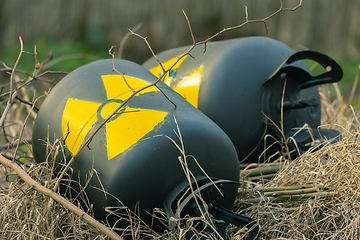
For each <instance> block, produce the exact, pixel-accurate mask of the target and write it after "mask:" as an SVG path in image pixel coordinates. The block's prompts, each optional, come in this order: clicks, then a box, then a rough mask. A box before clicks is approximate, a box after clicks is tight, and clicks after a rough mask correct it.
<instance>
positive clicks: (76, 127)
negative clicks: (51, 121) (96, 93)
mask: <svg viewBox="0 0 360 240" xmlns="http://www.w3.org/2000/svg"><path fill="white" fill-rule="evenodd" d="M99 106H100V104H99V103H94V102H88V101H84V100H79V99H76V98H69V99H68V100H67V101H66V105H65V108H64V112H63V117H62V119H61V128H62V134H63V136H64V137H65V143H66V147H67V148H68V149H69V151H70V152H71V153H72V154H75V153H76V152H77V151H78V150H79V148H80V146H81V144H82V143H83V142H84V140H85V137H86V134H87V133H88V132H89V131H90V129H91V128H92V126H93V125H94V124H95V122H96V120H97V119H96V111H97V109H98V108H99Z"/></svg>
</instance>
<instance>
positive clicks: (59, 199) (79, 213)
mask: <svg viewBox="0 0 360 240" xmlns="http://www.w3.org/2000/svg"><path fill="white" fill-rule="evenodd" d="M0 163H1V164H4V165H5V166H7V167H9V168H11V169H12V170H14V172H15V173H16V174H17V175H18V176H19V177H20V178H21V179H22V180H23V181H24V182H25V183H26V184H27V185H29V186H30V187H31V188H33V189H34V190H36V191H38V192H40V193H42V194H44V195H46V196H48V197H50V198H52V199H54V200H55V201H56V202H58V203H60V204H61V205H63V206H64V207H65V208H67V209H69V210H70V211H71V212H73V213H75V214H76V215H77V216H79V217H81V218H82V219H84V220H85V221H86V222H87V223H89V224H90V225H92V226H94V227H96V228H97V229H98V230H99V231H100V232H102V233H103V234H106V235H107V236H108V237H109V238H111V239H115V240H122V238H121V237H120V236H119V235H117V234H116V233H115V232H113V231H111V230H110V229H109V228H107V227H106V226H105V225H103V224H101V223H100V222H98V221H97V220H95V219H94V218H93V217H91V216H90V215H89V214H87V213H85V212H84V211H83V210H81V209H80V208H79V207H77V206H75V205H74V204H73V203H71V202H69V201H68V200H67V199H65V198H64V197H62V196H60V195H59V194H57V193H56V192H54V191H52V190H51V189H49V188H47V187H44V186H43V185H41V184H40V183H38V182H36V181H35V180H34V179H32V178H31V177H30V176H29V175H28V174H27V172H25V171H24V169H22V168H21V167H20V166H19V165H18V164H17V163H15V162H13V161H11V160H8V159H7V158H5V157H4V156H3V155H1V154H0Z"/></svg>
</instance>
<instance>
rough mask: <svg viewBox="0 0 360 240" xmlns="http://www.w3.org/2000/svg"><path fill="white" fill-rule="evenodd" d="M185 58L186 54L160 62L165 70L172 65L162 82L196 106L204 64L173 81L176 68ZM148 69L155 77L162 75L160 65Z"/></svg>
mask: <svg viewBox="0 0 360 240" xmlns="http://www.w3.org/2000/svg"><path fill="white" fill-rule="evenodd" d="M186 58H187V55H186V56H185V57H183V58H181V59H180V60H178V59H179V58H178V57H174V58H171V59H169V60H167V61H166V62H163V63H162V65H163V67H164V69H165V70H167V69H169V68H170V67H172V70H171V71H170V72H169V73H168V74H167V75H166V76H164V83H165V84H166V85H168V86H169V87H171V88H172V89H174V90H175V91H176V92H177V93H179V94H180V95H181V96H183V97H184V98H185V99H186V100H187V101H188V102H189V103H191V105H193V106H194V107H196V108H197V107H198V100H199V91H200V85H201V80H202V73H203V70H204V65H200V66H199V67H198V68H197V69H195V70H193V71H191V72H190V73H189V74H188V75H187V76H184V77H183V78H181V79H177V80H176V81H173V80H174V77H175V75H176V71H177V68H179V67H180V66H181V64H182V63H183V61H184V60H185V59H186ZM175 63H176V64H175ZM174 64H175V65H174ZM149 71H150V72H151V73H152V74H154V75H155V76H157V77H162V76H163V69H162V68H161V66H160V65H158V66H156V67H153V68H151V69H149Z"/></svg>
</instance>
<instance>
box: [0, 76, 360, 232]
mask: <svg viewBox="0 0 360 240" xmlns="http://www.w3.org/2000/svg"><path fill="white" fill-rule="evenodd" d="M14 79H15V82H17V81H20V79H19V80H18V79H16V76H15V78H14ZM25 81H26V79H25ZM334 86H335V90H336V91H335V92H337V98H336V99H335V100H334V101H332V100H330V99H329V97H328V94H327V92H328V89H322V90H321V97H322V107H323V119H322V122H323V124H324V125H323V127H325V128H337V129H338V130H340V131H341V133H342V134H343V140H342V141H340V142H339V143H337V144H334V145H330V144H325V146H324V147H323V148H322V149H321V150H318V151H313V150H312V149H310V150H309V151H308V152H306V153H305V154H303V155H302V156H300V157H298V158H297V159H295V160H293V161H288V160H286V159H284V158H280V159H279V160H278V161H279V162H281V168H282V169H281V170H280V172H278V173H276V174H274V175H273V176H272V178H270V179H268V178H266V177H265V176H261V175H260V177H257V178H253V177H252V178H250V177H245V178H242V179H241V180H242V186H241V187H240V188H239V194H238V198H237V199H236V202H235V205H234V210H235V211H237V212H239V213H241V214H244V215H247V216H250V217H252V218H254V219H255V220H256V221H258V223H259V225H260V227H261V229H262V236H261V238H262V239H359V238H360V230H359V229H358V228H359V227H360V226H358V225H359V218H360V217H359V216H360V204H359V203H360V191H359V190H360V189H359V186H360V184H359V182H360V170H358V167H359V169H360V143H359V141H358V138H359V137H360V131H359V127H360V123H359V120H358V119H359V112H358V109H354V108H352V107H351V106H349V105H348V104H347V103H345V102H344V100H343V99H342V96H341V94H340V93H339V91H338V88H337V86H336V85H334ZM21 89H23V88H21ZM33 90H34V89H33V88H31V87H29V88H27V90H26V91H25V90H24V89H23V90H21V91H22V92H21V93H19V94H20V97H21V98H22V99H25V100H26V101H30V102H34V99H31V97H29V96H30V95H33V94H32V91H33ZM4 99H5V100H6V98H0V100H2V102H3V103H5V100H4ZM1 110H2V111H3V109H1ZM2 114H3V113H2ZM6 115H7V116H6V119H5V120H6V121H4V125H3V126H2V129H1V130H2V131H3V133H4V134H3V135H2V136H0V141H1V142H2V143H8V142H15V143H21V145H17V144H13V145H9V146H6V145H1V144H0V148H1V149H0V151H1V154H2V155H4V156H7V157H9V158H13V159H15V160H16V161H18V162H19V163H20V164H21V166H22V167H23V168H24V169H25V170H26V171H27V172H28V174H29V175H30V176H31V177H32V178H33V179H34V180H36V181H37V182H39V183H40V184H42V185H43V186H45V187H47V188H50V189H52V188H53V187H54V185H55V184H56V181H57V179H56V177H54V174H53V164H52V163H53V162H54V161H53V159H52V158H51V157H50V158H49V161H47V162H45V163H43V164H34V162H33V159H32V154H31V147H30V144H26V141H25V140H26V139H29V137H30V136H31V126H32V124H31V121H32V120H33V119H34V118H35V116H34V115H33V111H32V108H31V107H30V106H29V105H26V104H24V103H14V104H12V106H11V108H9V111H8V112H6ZM17 139H20V141H19V140H17ZM23 143H25V144H23ZM49 150H50V152H51V151H53V152H52V155H49V156H54V155H56V154H58V153H57V152H56V151H59V148H57V147H55V146H49ZM264 167H265V165H263V166H258V167H257V169H264ZM0 173H1V174H0V176H1V177H2V179H0V183H1V186H0V187H1V188H0V204H1V205H2V208H1V209H0V226H2V228H1V229H0V239H107V237H106V236H105V235H104V234H101V233H100V231H99V230H98V229H96V228H94V227H93V226H92V225H90V224H89V223H87V222H86V221H84V219H83V218H81V217H79V216H78V215H76V214H74V213H73V212H72V211H70V210H69V209H68V208H66V207H65V206H64V205H63V204H60V203H58V202H55V201H53V200H52V198H50V197H49V196H47V195H44V194H42V193H40V192H39V191H37V190H35V189H34V188H32V187H30V186H29V185H27V184H26V183H24V182H23V181H21V179H19V178H18V177H17V176H16V175H14V174H13V173H12V171H11V169H8V168H5V167H4V166H1V169H0ZM241 173H242V175H243V176H245V175H246V174H245V173H246V170H243V171H242V172H241ZM294 186H297V190H298V191H299V190H300V194H299V192H297V194H294V192H291V190H289V187H294ZM280 190H282V191H280ZM289 191H290V192H289ZM301 191H304V192H301ZM279 192H280V193H281V194H279ZM84 197H86V196H84ZM254 199H256V201H257V203H250V201H252V200H254ZM75 203H76V202H75ZM89 214H91V212H89ZM130 215H131V216H132V217H133V219H132V220H133V221H132V225H131V229H129V230H128V232H125V233H124V234H131V236H132V238H134V239H143V238H155V239H183V238H184V237H185V235H186V233H188V232H192V231H193V232H195V233H196V235H197V236H205V237H206V238H208V239H219V238H221V237H220V236H218V235H216V234H213V235H209V233H205V232H199V231H196V230H194V229H195V224H196V223H197V222H198V221H197V220H198V218H189V219H185V221H181V222H179V224H178V225H177V226H176V228H175V229H174V230H172V231H167V232H165V233H161V234H160V233H154V232H152V231H151V230H150V229H149V228H148V227H147V226H145V225H144V224H143V223H142V222H141V221H139V219H137V218H136V216H134V214H133V213H130ZM163 215H164V214H163V212H162V211H161V210H159V211H157V216H160V217H163ZM201 220H203V221H204V219H201ZM226 234H227V236H226V238H229V239H242V238H243V236H244V229H237V228H236V227H234V226H230V227H229V228H228V230H227V233H226Z"/></svg>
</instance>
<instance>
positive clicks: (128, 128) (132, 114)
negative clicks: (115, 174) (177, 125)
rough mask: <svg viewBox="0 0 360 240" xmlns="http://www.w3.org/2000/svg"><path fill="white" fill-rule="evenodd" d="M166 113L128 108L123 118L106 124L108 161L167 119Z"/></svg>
mask: <svg viewBox="0 0 360 240" xmlns="http://www.w3.org/2000/svg"><path fill="white" fill-rule="evenodd" d="M166 115H167V113H166V112H160V111H155V110H150V109H139V108H131V107H126V109H125V111H124V112H123V113H121V116H120V117H119V118H117V119H116V120H114V121H110V122H108V123H107V124H106V144H107V155H108V159H112V158H114V157H116V156H117V155H118V154H120V153H122V152H124V151H125V150H126V149H128V148H130V147H131V146H132V145H133V144H135V143H136V142H138V141H139V140H140V139H141V138H142V137H144V136H145V135H146V134H147V133H149V132H150V131H152V130H153V129H154V128H155V126H156V125H158V124H159V123H161V122H162V121H163V120H164V118H165V117H166Z"/></svg>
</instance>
